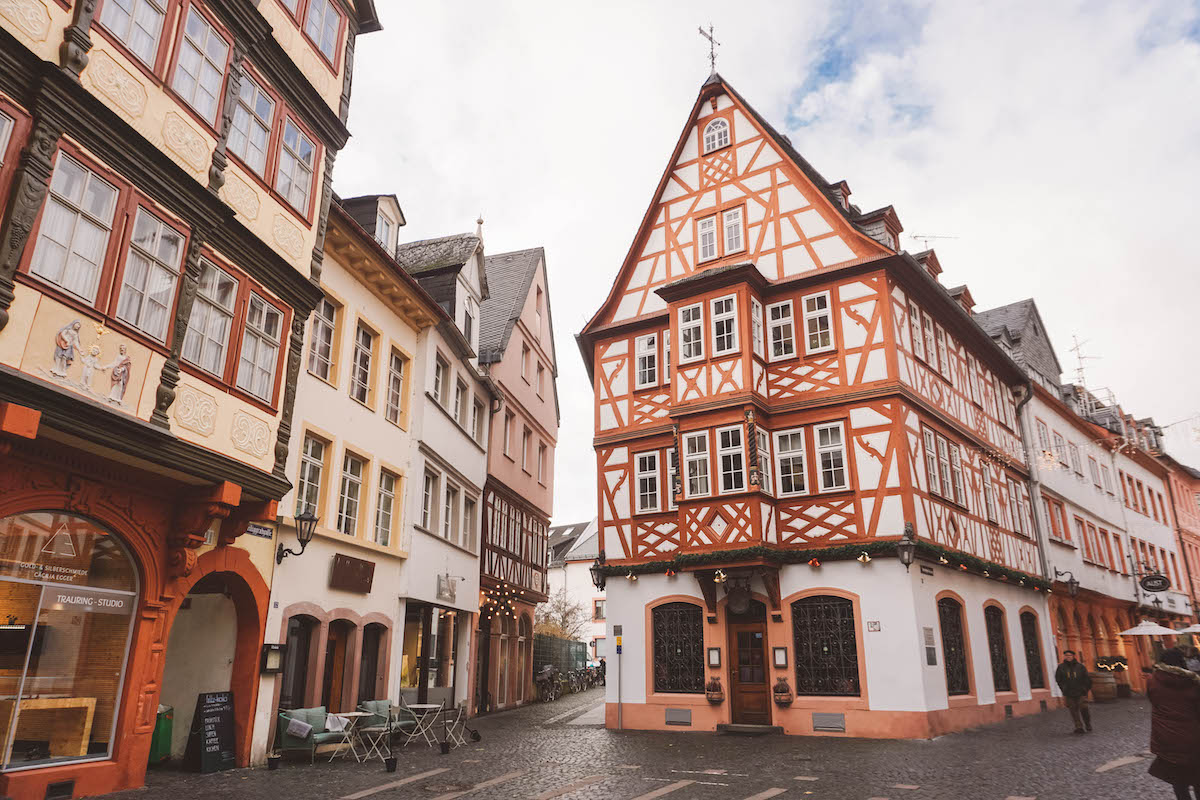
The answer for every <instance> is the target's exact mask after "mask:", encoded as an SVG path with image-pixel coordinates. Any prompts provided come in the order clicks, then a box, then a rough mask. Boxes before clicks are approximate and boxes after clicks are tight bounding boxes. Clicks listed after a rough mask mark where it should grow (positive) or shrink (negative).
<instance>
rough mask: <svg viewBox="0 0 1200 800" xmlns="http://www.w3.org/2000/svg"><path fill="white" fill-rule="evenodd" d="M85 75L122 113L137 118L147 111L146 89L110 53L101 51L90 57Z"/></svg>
mask: <svg viewBox="0 0 1200 800" xmlns="http://www.w3.org/2000/svg"><path fill="white" fill-rule="evenodd" d="M88 60H89V62H90V63H89V64H88V67H87V71H86V72H85V73H84V75H85V76H86V78H87V81H88V82H89V83H91V84H92V86H94V87H96V90H97V91H99V92H100V93H101V94H104V95H106V96H107V97H109V98H110V99H112V101H113V102H114V103H116V104H117V106H118V107H120V108H121V110H122V111H124V112H126V113H127V114H129V116H131V117H134V118H137V117H140V116H142V114H143V113H144V112H145V110H146V88H145V87H144V86H142V82H141V81H139V80H138V79H137V78H135V77H134V76H133V75H132V74H131V73H130V72H129V71H128V70H127V69H125V68H124V67H122V66H121V65H120V64H118V63H117V62H116V61H114V60H113V57H112V56H110V55H109V54H108V53H106V52H104V51H103V50H100V51H98V52H96V53H94V54H92V55H91V56H90V57H89V59H88Z"/></svg>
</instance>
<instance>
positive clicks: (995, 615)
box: [983, 606, 1012, 692]
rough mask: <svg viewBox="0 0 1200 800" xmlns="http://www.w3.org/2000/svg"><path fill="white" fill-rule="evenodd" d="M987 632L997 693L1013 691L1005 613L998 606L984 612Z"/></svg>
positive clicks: (993, 681)
mask: <svg viewBox="0 0 1200 800" xmlns="http://www.w3.org/2000/svg"><path fill="white" fill-rule="evenodd" d="M983 623H984V628H985V629H986V630H987V640H988V655H989V656H990V657H991V661H992V685H993V686H994V687H995V689H996V691H997V692H1011V691H1012V676H1011V675H1010V674H1009V671H1008V635H1007V634H1006V633H1005V631H1004V612H1003V611H1001V610H1000V609H999V608H997V607H996V606H988V607H987V608H985V609H984V610H983Z"/></svg>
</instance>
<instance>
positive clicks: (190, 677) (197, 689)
mask: <svg viewBox="0 0 1200 800" xmlns="http://www.w3.org/2000/svg"><path fill="white" fill-rule="evenodd" d="M232 580H233V576H231V575H229V574H228V573H224V572H210V573H209V574H207V575H205V576H204V577H203V578H201V579H200V580H199V581H197V582H196V584H195V585H194V586H192V588H191V591H189V592H188V593H187V596H186V597H185V598H184V599H183V602H182V603H180V606H179V611H177V612H176V614H175V620H174V623H173V624H172V625H171V635H170V638H169V639H168V640H167V661H166V666H165V668H164V669H163V684H162V693H161V695H160V700H159V702H160V703H162V704H163V705H168V706H173V707H174V708H175V724H174V728H173V730H172V735H171V758H172V759H182V758H183V756H184V751H185V750H186V748H187V743H188V737H189V734H190V733H191V728H192V715H193V713H194V712H195V710H196V699H197V697H198V696H199V695H200V694H201V693H205V692H228V691H230V690H231V689H232V688H233V662H234V658H235V657H236V655H237V635H238V619H237V607H236V605H235V604H234V602H233V588H232Z"/></svg>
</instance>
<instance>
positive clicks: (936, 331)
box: [933, 322, 950, 380]
mask: <svg viewBox="0 0 1200 800" xmlns="http://www.w3.org/2000/svg"><path fill="white" fill-rule="evenodd" d="M933 335H934V339H935V340H936V341H937V354H938V372H939V373H940V374H941V376H942V377H943V378H945V379H946V380H950V345H949V344H947V343H946V329H945V328H943V327H942V326H941V325H939V324H938V323H936V322H935V323H933Z"/></svg>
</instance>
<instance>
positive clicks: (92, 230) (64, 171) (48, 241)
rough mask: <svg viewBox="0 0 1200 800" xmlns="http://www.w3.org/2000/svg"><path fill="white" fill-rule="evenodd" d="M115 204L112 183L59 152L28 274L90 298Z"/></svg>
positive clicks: (94, 287)
mask: <svg viewBox="0 0 1200 800" xmlns="http://www.w3.org/2000/svg"><path fill="white" fill-rule="evenodd" d="M116 203H117V190H116V188H115V187H113V185H112V184H110V183H108V182H107V181H105V180H104V179H103V178H101V177H100V176H99V175H97V174H96V173H94V172H92V171H91V170H89V169H87V168H86V167H84V166H83V165H81V164H80V163H79V162H78V161H76V160H75V159H73V158H70V157H69V156H66V155H64V154H63V153H62V152H59V154H58V162H57V163H56V164H55V167H54V177H53V178H52V179H51V180H50V197H49V198H48V199H47V201H46V206H45V209H46V210H45V212H44V213H43V215H42V222H41V226H40V227H39V228H38V239H37V244H36V245H35V247H34V251H33V262H32V266H31V267H30V271H31V272H32V273H33V274H34V275H37V276H39V277H41V278H45V279H46V280H48V281H50V282H51V283H53V284H55V285H57V286H59V287H60V288H62V289H65V290H66V291H68V292H70V293H71V294H73V295H76V296H77V297H81V298H83V299H84V300H86V301H87V302H89V303H90V302H92V301H93V300H95V299H96V288H97V286H98V285H99V283H100V268H101V265H102V264H103V263H104V253H105V250H107V249H108V235H109V233H110V232H111V230H112V219H113V210H114V209H115V208H116Z"/></svg>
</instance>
